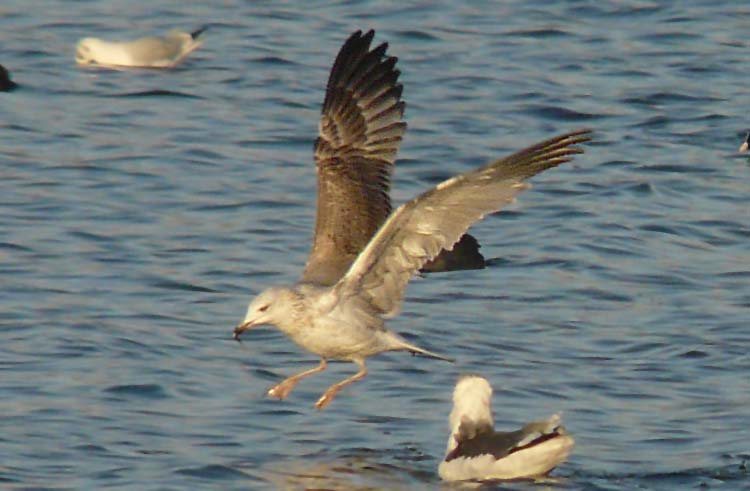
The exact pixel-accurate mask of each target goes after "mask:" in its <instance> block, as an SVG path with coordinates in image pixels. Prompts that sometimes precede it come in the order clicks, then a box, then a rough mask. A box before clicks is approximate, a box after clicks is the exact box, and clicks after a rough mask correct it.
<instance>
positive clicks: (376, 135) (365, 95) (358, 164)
mask: <svg viewBox="0 0 750 491" xmlns="http://www.w3.org/2000/svg"><path fill="white" fill-rule="evenodd" d="M374 34H375V33H374V31H369V32H367V33H366V34H364V35H363V34H362V32H361V31H357V32H355V33H354V34H352V35H351V36H350V37H349V39H348V40H347V41H346V42H345V43H344V45H343V46H342V48H341V50H340V51H339V54H338V56H337V57H336V61H335V62H334V64H333V68H332V69H331V74H330V77H329V79H328V85H327V88H326V97H325V101H324V103H323V110H322V115H321V118H320V127H319V137H318V139H317V141H316V143H315V161H316V164H317V173H318V201H317V216H316V220H315V235H314V237H313V245H312V251H311V252H310V257H309V259H308V261H307V265H306V266H305V271H304V273H303V276H302V280H303V281H307V282H314V283H318V284H323V285H333V284H335V283H336V282H337V281H338V280H339V279H340V278H341V276H343V274H344V273H345V272H346V270H347V269H348V268H349V265H350V264H351V263H352V261H354V259H355V258H356V257H357V255H358V254H359V252H360V251H361V250H362V249H364V248H365V246H366V245H367V243H368V242H369V240H370V238H371V237H372V236H373V235H375V232H377V230H378V228H379V227H380V225H381V224H382V223H383V222H384V221H385V220H386V218H387V217H388V215H389V214H390V212H391V202H390V197H389V192H390V185H391V173H392V170H393V163H394V161H395V159H396V153H397V152H398V148H399V145H400V144H401V140H402V137H403V134H404V131H406V123H405V122H404V121H403V120H402V118H403V114H404V106H405V104H404V102H402V101H401V90H402V87H401V85H400V84H399V83H397V81H398V77H399V75H400V72H399V71H398V70H396V69H395V66H396V61H397V59H396V58H395V57H392V56H387V55H386V50H387V48H388V44H387V43H383V44H381V45H379V46H378V47H376V48H374V49H372V50H370V43H371V42H372V38H373V36H374Z"/></svg>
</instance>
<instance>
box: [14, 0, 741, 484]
mask: <svg viewBox="0 0 750 491" xmlns="http://www.w3.org/2000/svg"><path fill="white" fill-rule="evenodd" d="M160 3H161V2H156V3H154V2H143V1H140V0H138V1H132V2H122V1H120V2H118V1H104V2H87V3H79V2H76V3H68V2H45V3H44V4H41V3H40V4H36V3H35V4H33V8H32V4H31V3H27V2H22V1H20V0H10V1H7V2H4V4H3V5H2V6H0V32H1V33H2V34H1V35H0V39H1V40H2V47H3V50H2V59H1V60H0V63H2V64H3V65H5V66H6V67H7V68H8V69H9V70H10V71H11V73H12V74H13V77H14V80H15V81H16V82H18V83H19V84H20V85H21V88H20V89H19V90H17V91H16V92H13V93H9V94H0V172H1V173H2V180H1V181H0V191H1V193H2V198H0V214H1V216H2V220H0V284H1V285H2V286H1V288H0V373H1V375H0V486H2V487H3V488H5V489H27V488H28V489H31V488H33V489H104V488H116V489H160V490H167V489H196V488H198V489H205V488H212V489H227V490H228V489H243V490H244V489H303V488H313V489H360V490H364V489H435V488H437V487H439V486H441V485H440V484H439V481H438V478H437V475H436V467H437V464H438V462H439V461H440V459H441V458H442V456H443V451H444V448H445V440H446V438H447V415H448V412H449V409H450V395H451V394H450V393H451V390H452V386H453V383H454V381H455V379H456V377H457V375H458V374H460V373H464V372H479V373H481V374H483V375H485V376H486V377H488V378H489V379H490V380H491V381H492V383H493V384H494V386H495V389H496V394H495V399H494V401H495V416H496V419H497V420H498V425H497V426H498V427H499V428H502V429H508V428H513V427H514V426H517V425H520V424H521V423H523V422H524V421H527V420H529V419H530V418H534V417H542V416H546V415H548V414H550V413H553V412H556V411H562V412H563V414H564V420H565V423H566V425H567V427H568V429H569V430H570V432H571V433H573V434H574V436H575V437H576V439H577V447H576V449H575V451H574V453H573V455H572V456H571V459H570V461H569V462H567V463H565V464H564V465H563V466H561V467H560V468H559V469H558V470H557V471H555V473H554V474H553V475H554V479H552V480H550V481H546V482H545V483H543V484H542V485H541V486H540V485H538V484H530V483H513V484H507V485H503V486H502V488H503V489H540V488H541V489H587V490H597V489H600V490H630V489H636V488H637V489H696V488H701V489H722V490H727V489H747V487H748V483H749V482H750V481H749V480H748V474H747V468H746V466H747V460H748V457H749V456H750V450H749V449H748V443H747V442H748V436H750V435H749V433H748V427H749V426H750V413H749V412H748V407H749V406H750V377H749V376H748V375H749V374H750V355H748V345H749V343H750V334H749V333H748V319H750V315H749V313H750V288H749V287H748V282H749V281H750V247H749V246H748V239H749V238H750V224H749V218H748V217H749V216H750V194H749V193H748V189H750V164H748V160H747V159H746V158H742V157H740V156H738V155H737V154H736V153H735V150H736V149H737V147H738V146H739V144H740V143H741V140H742V136H743V134H744V131H745V129H746V127H747V126H749V125H750V121H749V120H748V116H747V114H748V113H747V111H748V108H747V102H748V100H747V94H748V83H749V82H748V77H747V70H748V61H747V60H748V58H747V54H748V42H747V39H748V33H750V7H748V6H746V5H745V4H743V3H742V2H729V1H726V2H724V1H712V2H702V1H688V2H681V3H678V2H674V4H672V3H669V6H667V5H666V4H667V2H632V1H628V2H583V1H582V2H563V1H559V2H503V3H497V4H495V3H490V2H487V3H481V2H473V3H472V4H471V6H469V5H464V6H461V5H459V4H458V2H457V3H456V5H452V4H445V5H431V4H428V3H426V2H425V3H414V4H411V5H409V6H403V3H402V2H370V1H361V2H354V3H352V4H348V3H343V2H341V3H340V2H334V3H331V4H316V5H314V6H313V5H309V6H308V5H303V4H302V3H301V2H300V5H295V4H279V3H255V2H249V3H248V4H244V3H243V4H239V3H235V2H222V5H218V4H219V2H212V3H209V2H204V3H203V4H201V5H193V4H191V5H187V4H185V5H183V4H181V3H171V2H170V3H168V4H167V3H166V2H164V3H165V5H159V4H160ZM213 4H216V5H213ZM662 4H665V5H662ZM114 12H117V13H118V14H117V15H115V14H113V13H114ZM202 24H206V25H208V26H209V31H208V33H207V34H208V35H207V42H206V45H205V46H204V47H203V48H201V49H200V50H198V51H197V52H195V53H194V54H193V55H192V56H191V57H190V58H189V59H188V60H187V62H186V63H185V64H184V65H182V66H181V67H180V68H179V69H177V70H174V71H149V70H130V71H104V70H97V69H80V68H77V67H76V66H75V65H74V62H73V47H74V45H75V42H76V40H77V39H78V38H80V37H83V36H99V37H109V38H113V39H116V38H121V39H124V38H128V37H136V36H140V35H145V34H153V33H157V32H159V31H162V30H166V29H169V28H172V27H183V28H185V29H191V28H195V27H197V26H199V25H202ZM369 27H373V28H375V29H376V30H377V31H378V36H377V38H376V39H377V40H379V41H383V40H387V41H389V42H390V45H391V48H390V51H391V52H392V53H393V54H395V55H397V56H398V57H399V58H400V61H399V66H400V68H401V70H402V71H403V74H402V81H403V83H404V86H405V90H404V97H405V99H406V100H407V102H408V107H407V113H406V117H407V120H408V122H409V131H408V133H407V137H406V140H405V142H404V145H403V147H402V151H401V154H400V155H401V157H402V158H401V159H400V160H399V162H398V165H397V171H396V175H395V180H394V197H395V200H396V201H397V202H401V201H403V200H405V199H408V198H409V197H411V196H413V195H414V194H416V193H418V192H419V191H421V190H424V189H426V188H427V187H429V186H431V185H434V184H435V183H437V182H439V181H440V180H441V179H443V178H446V177H448V176H451V175H453V174H455V173H457V172H460V171H463V170H466V169H469V168H471V167H473V166H475V165H479V164H481V163H484V162H486V161H487V160H489V159H492V158H495V157H497V156H500V155H503V154H505V153H508V152H510V151H512V150H514V149H519V148H520V147H522V146H525V145H527V144H530V143H533V142H535V141H537V140H540V139H542V138H544V137H548V136H551V135H553V134H556V133H560V132H563V131H567V130H572V129H575V128H579V127H583V126H586V127H592V128H594V129H596V131H597V134H596V142H595V143H593V144H591V145H590V146H589V147H588V149H587V153H586V154H585V155H584V156H582V157H581V158H578V159H576V161H575V162H574V163H572V164H567V165H566V166H563V167H561V168H559V169H555V170H551V171H549V172H547V173H545V174H544V175H542V176H539V177H537V178H535V179H534V181H533V182H534V184H535V185H534V188H533V189H532V190H531V191H529V192H527V193H525V194H523V195H522V196H521V197H520V199H519V201H518V203H517V204H516V205H514V206H513V207H511V208H510V209H509V210H507V211H505V212H503V213H502V214H500V215H497V216H492V217H489V218H487V219H486V220H484V221H483V222H482V223H481V224H479V225H478V226H476V227H475V228H474V229H473V233H474V234H475V235H476V236H477V237H478V238H479V240H480V241H481V243H482V244H483V249H482V250H483V252H484V254H485V256H487V257H492V258H495V259H493V261H492V262H491V266H490V267H489V268H488V269H486V270H483V271H470V272H460V273H452V274H443V275H440V276H431V277H428V278H424V279H418V280H416V281H414V282H413V283H412V285H411V287H410V289H409V291H408V295H407V301H406V303H405V305H404V313H403V315H401V316H400V317H398V318H397V319H395V320H393V321H392V322H391V326H392V327H393V328H394V329H395V330H397V331H400V332H402V333H404V334H406V335H408V336H412V337H413V338H414V339H416V340H417V341H418V342H419V343H420V344H422V345H424V346H426V347H427V348H429V349H432V350H435V351H438V352H440V353H444V354H447V355H449V356H453V357H455V358H457V359H458V363H457V364H455V365H450V364H445V363H441V362H437V361H432V360H425V359H421V358H414V357H410V356H406V355H403V354H387V355H383V356H380V357H377V358H374V359H372V360H371V361H370V363H369V367H370V375H369V376H368V377H367V378H366V379H365V380H364V381H362V382H360V383H358V384H356V385H354V386H352V387H350V388H349V389H347V390H346V391H345V392H344V393H342V395H341V396H340V397H339V398H338V399H337V400H336V401H335V402H334V403H333V404H332V405H331V407H330V408H329V409H327V410H326V411H324V412H316V411H315V410H314V409H313V407H312V405H313V403H314V401H315V400H316V398H317V397H318V396H319V395H320V393H321V392H322V391H323V390H324V389H325V388H326V387H327V386H328V385H329V384H331V383H333V382H335V381H337V380H339V379H341V378H344V377H345V376H348V375H350V374H352V373H354V370H355V367H354V366H353V365H348V364H333V365H331V366H330V368H329V369H328V371H327V372H325V373H323V374H320V375H318V376H316V377H313V378H310V379H308V380H306V381H305V382H303V383H302V384H301V385H300V386H299V387H298V388H297V389H296V391H295V392H294V393H293V394H292V396H291V398H290V399H289V400H288V401H285V402H278V401H274V400H269V399H267V398H265V397H264V393H265V391H266V390H267V388H268V387H270V386H271V385H273V384H274V383H275V382H277V381H279V380H280V379H282V378H283V377H284V376H286V375H289V374H291V373H293V372H295V371H299V370H301V369H304V368H308V367H312V366H314V365H315V364H316V363H317V361H316V360H315V358H314V357H313V356H311V355H309V354H307V353H303V352H301V351H300V350H298V349H297V348H296V347H295V346H294V345H292V344H291V343H290V342H289V341H288V340H287V339H286V338H285V337H284V336H283V335H281V334H280V333H279V332H278V331H275V330H272V329H259V330H257V331H254V332H252V333H248V336H247V337H246V342H244V343H242V344H238V343H235V342H233V341H232V339H231V330H232V327H233V326H234V325H235V324H236V323H237V322H238V321H239V320H240V319H241V318H242V316H243V315H244V310H245V307H246V303H247V301H248V300H249V298H250V297H251V296H252V295H253V294H254V293H257V292H258V291H259V290H260V289H261V288H263V287H265V286H266V285H268V284H271V283H278V282H290V281H294V280H296V278H297V277H298V274H299V272H300V270H301V267H302V265H303V264H304V261H305V257H306V254H307V251H308V247H309V238H310V236H311V230H312V224H313V219H314V209H313V202H314V195H315V174H314V167H313V164H312V157H311V146H312V141H313V139H314V137H315V134H316V128H317V117H318V112H319V108H320V103H321V101H322V97H323V87H324V84H325V79H326V77H327V72H328V69H329V67H330V64H331V62H332V60H333V57H334V55H335V53H336V52H337V50H338V48H339V46H340V44H341V43H342V42H343V40H344V39H345V38H346V37H347V36H348V35H349V33H350V32H351V31H353V30H355V29H357V28H369ZM443 486H444V487H450V486H446V485H443Z"/></svg>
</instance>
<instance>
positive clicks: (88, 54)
mask: <svg viewBox="0 0 750 491" xmlns="http://www.w3.org/2000/svg"><path fill="white" fill-rule="evenodd" d="M205 30H206V29H205V28H203V27H202V28H200V29H198V30H195V31H193V32H182V31H178V30H176V29H174V30H171V31H169V32H168V33H167V34H166V35H164V36H150V37H144V38H140V39H136V40H135V41H124V42H119V41H105V40H103V39H98V38H84V39H81V40H80V41H78V44H77V45H76V62H77V63H78V64H80V65H100V66H104V67H140V68H172V67H174V66H175V65H177V64H178V63H179V62H180V61H182V60H183V59H184V58H185V57H186V56H187V55H189V54H190V53H192V52H193V51H195V50H196V49H198V48H200V47H201V45H202V44H203V39H202V38H201V34H203V32H204V31H205Z"/></svg>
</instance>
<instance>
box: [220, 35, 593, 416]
mask: <svg viewBox="0 0 750 491" xmlns="http://www.w3.org/2000/svg"><path fill="white" fill-rule="evenodd" d="M373 35H374V33H373V31H370V32H368V33H367V34H365V35H362V33H361V32H360V31H357V32H355V33H354V34H353V35H352V36H351V37H350V38H349V39H348V40H347V41H346V43H345V44H344V46H343V47H342V49H341V51H340V53H339V55H338V57H337V58H336V61H335V63H334V66H333V68H332V70H331V76H330V78H329V83H328V91H327V94H326V101H325V102H324V105H323V117H322V120H321V124H320V134H321V137H320V138H319V139H318V142H317V144H316V149H315V153H316V158H317V162H318V173H319V175H320V174H322V173H326V172H330V173H337V172H338V173H343V176H341V177H343V178H344V180H346V177H347V175H357V176H358V177H357V178H355V180H356V181H357V182H359V183H360V184H361V185H362V186H365V187H366V186H372V187H373V188H372V189H373V190H374V192H375V193H378V192H380V193H382V192H384V188H383V186H382V184H380V183H381V182H382V180H383V179H384V178H386V177H387V176H388V175H389V174H388V173H389V172H390V171H389V170H384V169H387V167H388V166H389V165H390V164H391V163H392V161H393V158H394V155H395V151H396V150H397V148H398V143H399V142H400V140H401V135H402V134H403V131H404V125H403V123H402V122H401V121H400V120H401V115H402V113H403V106H402V103H400V101H399V98H400V95H401V87H400V86H396V87H394V86H393V84H392V81H391V82H387V83H385V82H384V81H383V80H382V78H379V77H371V74H372V73H381V72H383V71H385V72H386V75H384V76H383V77H384V78H385V79H387V80H391V79H393V77H394V75H393V73H392V72H393V70H392V68H393V65H394V64H395V61H396V59H395V58H393V57H385V51H386V48H387V45H386V44H382V45H380V46H379V47H377V48H375V49H374V50H372V51H370V50H369V46H370V42H371V40H372V37H373ZM384 57H385V58H384ZM383 67H385V68H383ZM397 76H398V73H397V72H395V77H397ZM373 78H374V79H373ZM393 80H395V79H393ZM332 85H333V86H334V87H332ZM589 135H590V131H589V130H580V131H575V132H572V133H568V134H564V135H560V136H557V137H554V138H551V139H549V140H546V141H543V142H541V143H538V144H536V145H533V146H531V147H529V148H527V149H525V150H521V151H519V152H516V153H514V154H512V155H510V156H508V157H506V158H504V159H501V160H497V161H495V162H492V163H490V164H488V165H486V166H484V167H480V168H478V169H476V170H474V171H471V172H467V173H465V174H462V175H460V176H457V177H454V178H452V179H449V180H447V181H444V182H442V183H440V184H439V185H438V186H436V187H435V188H433V189H431V190H429V191H427V192H425V193H423V194H421V195H420V196H418V197H416V198H414V199H413V200H411V201H409V202H407V203H405V204H403V205H401V206H400V207H399V208H398V209H396V210H395V211H393V212H392V213H390V215H389V216H388V218H387V220H386V221H385V222H384V223H383V224H382V225H381V226H380V227H379V229H378V230H377V232H376V233H375V234H374V235H373V236H372V237H371V238H370V239H369V241H368V242H367V244H366V246H364V248H363V249H362V250H361V251H360V250H357V251H353V256H354V259H353V262H351V265H349V264H348V263H346V269H344V270H343V271H339V268H340V263H336V264H335V265H334V266H333V267H332V266H331V262H330V261H328V260H326V257H325V256H326V255H325V254H323V255H322V256H320V255H319V254H318V253H317V252H316V246H317V245H318V242H317V241H318V239H319V237H318V236H319V235H320V234H321V230H326V226H325V224H324V225H323V226H321V225H320V221H321V213H320V209H321V203H318V210H319V213H318V222H319V223H318V224H317V225H316V240H315V241H314V244H313V251H312V252H311V255H310V259H309V261H308V265H307V267H306V268H305V271H304V274H303V277H302V281H301V282H299V283H297V284H296V285H292V286H288V287H287V286H277V287H272V288H269V289H267V290H265V291H264V292H262V293H260V294H259V295H258V296H257V297H256V298H255V299H254V300H253V301H252V302H250V305H249V306H248V309H247V314H246V316H245V319H244V320H243V322H242V323H241V324H240V325H239V326H237V327H236V328H235V330H234V336H235V338H236V339H239V336H240V335H241V334H242V333H243V332H244V331H246V330H248V329H250V328H251V327H254V326H257V325H261V324H272V325H275V326H276V327H278V328H279V329H281V331H282V332H284V333H285V334H286V335H287V336H289V337H290V338H291V339H292V341H294V342H295V343H296V344H298V345H299V346H300V347H302V348H304V349H306V350H308V351H310V352H312V353H315V354H317V355H318V356H320V358H321V360H320V364H319V365H318V366H317V367H315V368H312V369H309V370H306V371H304V372H301V373H298V374H296V375H293V376H291V377H289V378H287V379H286V380H284V381H282V382H281V383H279V384H278V385H276V386H274V387H272V388H271V389H270V390H269V391H268V394H269V395H270V396H272V397H277V398H279V399H284V398H286V397H287V396H288V395H289V393H290V392H291V391H292V389H293V388H294V387H295V385H296V384H297V383H298V382H299V381H300V380H301V379H303V378H305V377H308V376H310V375H313V374H315V373H318V372H321V371H323V370H325V368H326V363H327V360H328V359H332V360H341V361H350V362H353V363H356V364H357V365H358V366H359V371H358V372H357V373H356V374H355V375H353V376H351V377H349V378H347V379H344V380H342V381H341V382H338V383H336V384H334V385H332V386H331V387H330V388H328V390H326V391H325V393H324V394H323V395H322V396H321V397H320V398H319V399H318V401H317V403H316V404H315V406H316V407H317V408H318V409H322V408H324V407H326V406H327V405H328V404H329V403H330V402H331V401H332V400H333V398H334V397H335V396H336V394H337V393H338V392H339V391H340V390H341V389H342V388H343V387H345V386H346V385H349V384H350V383H352V382H355V381H357V380H360V379H361V378H363V377H364V376H365V375H367V368H366V366H365V359H366V358H367V357H369V356H373V355H376V354H378V353H382V352H385V351H409V352H411V353H413V354H420V355H424V356H427V357H431V358H437V359H442V360H448V359H447V358H445V357H443V356H440V355H437V354H435V353H432V352H430V351H427V350H426V349H423V348H420V347H418V346H416V345H415V344H412V343H409V342H408V341H406V340H405V339H404V338H402V337H401V336H399V335H398V334H396V333H394V332H392V331H390V330H388V329H387V328H386V327H385V324H384V319H385V318H388V317H393V316H395V315H396V314H398V311H399V308H400V304H401V301H402V299H403V296H404V292H405V290H406V285H407V284H408V282H409V279H410V278H411V277H412V276H413V275H414V274H415V273H416V272H417V271H419V269H420V268H422V267H423V266H424V265H425V264H426V263H427V262H428V261H430V260H432V259H434V258H436V257H437V256H438V255H439V254H440V252H441V251H442V250H443V249H447V250H450V249H452V248H453V246H454V244H456V243H457V242H459V241H460V240H461V237H462V236H463V235H464V233H465V232H466V230H467V229H468V228H469V226H471V225H472V224H473V223H474V222H476V221H478V220H480V219H481V218H482V217H484V216H485V215H486V214H488V213H493V212H496V211H499V210H500V209H501V208H502V207H503V206H504V205H506V204H507V203H510V202H512V201H513V199H514V198H515V196H516V195H517V194H519V193H520V192H522V191H523V190H525V189H527V188H528V185H527V184H525V183H524V182H523V181H524V180H526V179H527V178H529V177H531V176H533V175H535V174H538V173H540V172H542V171H544V170H546V169H549V168H551V167H555V166H557V165H560V164H562V163H563V162H567V161H569V160H570V159H571V158H572V156H573V155H575V154H579V153H582V152H583V150H582V149H581V148H580V147H577V146H576V145H577V144H580V143H584V142H586V141H588V140H589V139H590V138H589ZM394 142H396V143H395V144H394ZM322 155H327V157H325V158H321V156H322ZM346 161H353V162H354V163H355V164H356V165H352V164H351V163H350V164H349V165H348V166H347V165H342V162H346ZM383 162H386V164H383ZM350 180H351V179H350ZM341 181H342V179H341V178H339V179H331V180H328V181H326V180H323V179H319V181H318V184H319V186H321V185H326V186H330V187H331V192H332V193H334V194H335V193H338V195H337V197H338V200H336V202H335V203H336V205H337V206H339V207H343V208H346V207H349V206H351V205H352V203H351V202H350V200H349V199H348V198H347V195H346V193H343V192H342V191H341V190H340V189H339V190H337V189H335V186H337V185H340V183H341ZM385 192H387V187H386V188H385ZM320 193H321V191H320V190H319V200H320V197H321V194H320ZM334 215H335V214H334ZM323 220H325V217H324V218H323ZM331 234H333V232H331ZM334 235H335V234H333V235H331V236H328V237H323V239H322V240H328V241H333V240H334ZM335 250H336V249H335V248H331V251H335ZM330 253H331V252H329V253H328V254H330ZM321 257H323V259H322V260H321ZM448 361H450V360H448Z"/></svg>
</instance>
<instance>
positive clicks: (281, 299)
mask: <svg viewBox="0 0 750 491" xmlns="http://www.w3.org/2000/svg"><path fill="white" fill-rule="evenodd" d="M292 294H293V292H292V291H291V290H290V289H289V288H284V287H278V286H276V287H271V288H269V289H267V290H265V291H263V292H261V293H260V294H259V295H258V296H257V297H255V298H254V299H253V301H252V302H250V305H248V307H247V314H245V320H243V321H242V322H241V323H240V325H239V326H237V327H235V328H234V339H236V340H239V339H240V334H242V333H243V332H245V331H247V330H248V329H250V328H252V327H255V326H260V325H261V324H274V325H277V324H278V322H279V321H280V320H282V319H284V315H285V313H287V312H288V311H289V308H290V306H289V303H288V300H289V297H290V295H292Z"/></svg>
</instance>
